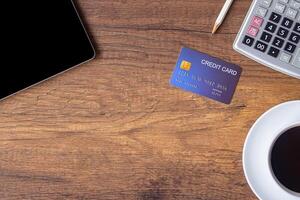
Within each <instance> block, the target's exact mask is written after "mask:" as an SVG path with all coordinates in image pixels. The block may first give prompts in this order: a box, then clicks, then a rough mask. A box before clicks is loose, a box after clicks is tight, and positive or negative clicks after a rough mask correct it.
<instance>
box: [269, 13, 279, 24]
mask: <svg viewBox="0 0 300 200" xmlns="http://www.w3.org/2000/svg"><path fill="white" fill-rule="evenodd" d="M269 19H270V21H272V22H275V23H279V21H280V19H281V15H279V14H277V13H274V12H273V13H272V14H271V16H270V18H269Z"/></svg>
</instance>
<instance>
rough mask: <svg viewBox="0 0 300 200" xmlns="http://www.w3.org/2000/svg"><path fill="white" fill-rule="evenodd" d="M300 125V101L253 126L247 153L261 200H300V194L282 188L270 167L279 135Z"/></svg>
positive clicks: (246, 162)
mask: <svg viewBox="0 0 300 200" xmlns="http://www.w3.org/2000/svg"><path fill="white" fill-rule="evenodd" d="M296 124H297V125H300V101H290V102H287V103H283V104H280V105H278V106H275V107H273V108H272V109H270V110H268V111H267V112H266V113H264V114H263V115H262V116H261V117H260V118H259V119H258V120H257V121H256V122H255V123H254V125H253V126H252V128H251V129H250V131H249V134H248V136H247V139H246V142H245V145H244V151H243V167H244V173H245V176H246V179H247V182H248V184H249V185H250V187H251V189H252V191H253V192H254V193H255V194H256V196H257V197H258V198H259V199H261V200H300V194H299V193H295V192H292V191H289V190H288V189H286V188H284V187H283V186H280V184H279V183H278V181H277V180H276V178H275V177H274V175H273V173H272V170H270V165H269V151H270V149H271V146H272V145H273V142H274V140H276V138H277V137H278V136H279V134H280V133H281V132H282V131H283V130H284V129H286V127H288V126H291V125H296Z"/></svg>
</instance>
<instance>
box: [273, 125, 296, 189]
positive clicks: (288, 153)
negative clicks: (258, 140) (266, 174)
mask: <svg viewBox="0 0 300 200" xmlns="http://www.w3.org/2000/svg"><path fill="white" fill-rule="evenodd" d="M271 166H272V169H273V172H274V175H275V176H276V178H277V179H278V181H279V182H280V183H281V184H282V185H283V186H285V187H286V188H288V189H290V190H292V191H294V192H298V193H300V126H298V127H295V128H292V129H289V130H287V131H286V132H284V133H283V134H282V135H281V136H280V137H279V138H278V139H277V140H276V142H275V143H274V146H273V149H272V152H271Z"/></svg>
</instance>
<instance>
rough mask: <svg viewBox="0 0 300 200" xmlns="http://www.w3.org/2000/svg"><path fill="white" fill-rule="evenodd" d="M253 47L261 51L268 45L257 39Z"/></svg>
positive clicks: (264, 50)
mask: <svg viewBox="0 0 300 200" xmlns="http://www.w3.org/2000/svg"><path fill="white" fill-rule="evenodd" d="M254 48H255V49H257V50H259V51H261V52H266V50H267V48H268V45H267V44H265V43H263V42H260V41H257V42H256V44H255V46H254Z"/></svg>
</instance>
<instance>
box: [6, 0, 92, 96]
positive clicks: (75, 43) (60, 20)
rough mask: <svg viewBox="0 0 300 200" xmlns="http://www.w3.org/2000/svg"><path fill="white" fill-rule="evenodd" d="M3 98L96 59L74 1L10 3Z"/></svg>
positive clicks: (50, 0) (7, 19)
mask: <svg viewBox="0 0 300 200" xmlns="http://www.w3.org/2000/svg"><path fill="white" fill-rule="evenodd" d="M8 2H9V3H5V4H4V5H2V6H1V8H2V10H6V11H8V12H6V13H9V14H7V16H6V17H5V19H4V20H3V21H4V23H3V24H2V28H1V32H2V33H4V34H3V35H4V37H2V39H1V41H2V42H1V45H0V47H1V49H2V51H1V52H3V53H1V54H2V55H1V63H2V64H1V73H0V99H3V98H4V97H7V96H9V95H11V94H14V93H16V92H17V91H19V90H22V89H24V88H27V87H29V86H31V85H33V84H36V83H39V82H41V81H42V80H45V79H47V78H49V77H51V76H54V75H56V74H58V73H61V72H63V71H65V70H67V69H70V68H71V67H74V66H76V65H79V64H81V63H83V62H86V61H88V60H90V59H92V58H94V57H95V51H94V48H93V46H92V44H91V41H90V39H89V37H88V35H87V32H86V30H85V29H84V27H83V24H82V21H81V20H80V18H79V14H78V12H77V11H76V9H75V5H74V3H73V2H72V0H45V1H41V0H31V1H11V2H10V1H8Z"/></svg>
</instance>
